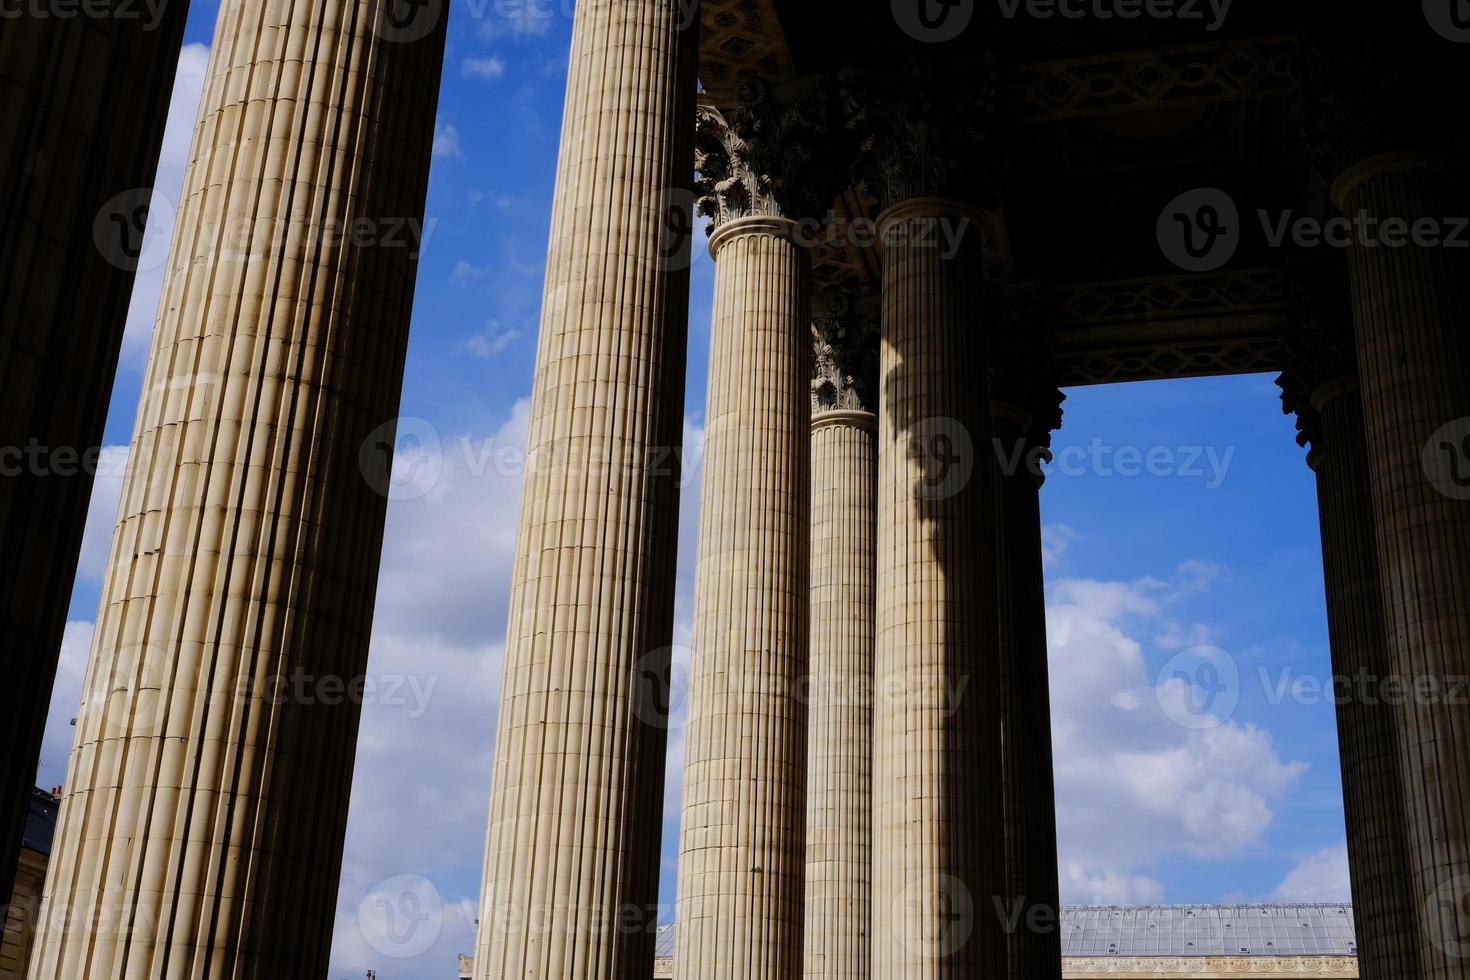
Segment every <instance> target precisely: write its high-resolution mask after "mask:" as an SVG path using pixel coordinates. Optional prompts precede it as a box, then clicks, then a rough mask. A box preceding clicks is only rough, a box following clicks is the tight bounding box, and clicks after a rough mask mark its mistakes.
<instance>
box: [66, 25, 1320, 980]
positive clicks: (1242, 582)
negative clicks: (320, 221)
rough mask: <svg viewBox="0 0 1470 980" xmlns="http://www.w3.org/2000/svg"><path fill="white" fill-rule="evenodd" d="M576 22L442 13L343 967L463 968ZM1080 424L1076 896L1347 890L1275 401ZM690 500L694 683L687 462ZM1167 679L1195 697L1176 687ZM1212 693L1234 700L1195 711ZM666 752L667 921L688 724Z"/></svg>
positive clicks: (1192, 394)
mask: <svg viewBox="0 0 1470 980" xmlns="http://www.w3.org/2000/svg"><path fill="white" fill-rule="evenodd" d="M569 6H570V0H524V2H522V0H499V2H488V0H465V2H460V3H457V4H455V6H454V13H453V15H452V21H451V26H450V38H449V49H448V55H447V57H446V67H445V77H444V88H443V94H442V99H441V105H440V110H439V118H438V124H437V140H436V153H435V158H434V168H433V175H432V179H431V185H430V194H429V204H428V216H427V222H428V225H427V237H426V241H425V245H424V250H423V260H422V265H421V268H420V275H419V283H418V294H417V301H416V303H415V310H414V324H413V334H412V340H411V343H410V349H409V358H408V370H407V381H406V385H405V389H404V399H403V408H402V415H403V416H404V417H405V419H407V420H411V421H409V422H408V423H406V426H405V429H406V431H409V432H411V433H413V434H414V439H413V440H412V444H411V445H410V444H407V443H403V444H401V445H400V449H401V450H402V451H403V453H404V456H403V457H401V462H405V461H406V462H407V463H409V464H416V465H410V466H409V467H408V469H409V470H411V471H412V472H413V473H414V474H415V475H414V477H413V479H412V480H411V481H410V482H409V483H408V484H407V485H405V486H404V487H401V488H400V492H399V493H397V494H396V495H395V499H394V501H393V503H392V504H391V506H390V512H389V524H388V538H387V543H386V545H385V559H384V569H383V577H382V586H381V588H380V593H379V607H378V616H377V623H376V628H375V632H374V639H373V652H372V662H371V671H372V673H373V674H374V675H375V676H379V677H381V678H383V679H384V681H385V688H384V689H385V690H386V684H388V683H400V682H403V683H402V687H401V690H402V691H403V692H406V693H402V694H401V695H400V696H396V697H387V696H384V697H381V698H380V699H378V700H377V701H374V702H373V703H369V704H368V705H367V706H366V708H365V711H364V729H363V737H362V740H361V746H360V751H359V763H358V768H357V774H356V778H355V782H354V790H353V806H352V817H351V822H350V826H349V832H348V844H347V858H346V862H345V867H344V874H343V883H342V893H341V900H340V905H339V913H338V922H337V930H336V942H335V951H334V964H333V972H332V975H333V977H343V978H345V977H354V976H361V975H362V974H363V972H364V971H365V970H366V969H368V968H373V969H376V970H377V971H378V976H379V977H380V978H382V980H414V978H418V977H431V976H445V975H449V973H448V971H449V970H450V969H452V968H453V966H454V963H455V959H454V957H455V954H456V953H460V952H470V951H471V949H472V948H473V934H472V925H471V923H472V922H473V918H474V909H475V905H476V902H477V900H478V887H479V877H480V861H481V854H482V844H483V842H482V839H481V837H482V833H483V825H484V819H485V807H486V800H487V798H488V791H489V790H488V787H489V771H490V752H491V743H492V739H493V734H494V730H495V704H496V700H497V697H498V691H499V670H500V663H501V653H502V647H503V639H504V629H505V609H506V603H507V598H508V589H509V575H508V572H509V567H510V561H511V554H512V550H513V546H514V532H515V522H516V508H517V506H518V500H519V477H518V472H517V469H518V468H517V459H518V453H519V450H520V448H521V447H522V446H523V443H524V431H525V418H526V399H528V397H529V395H530V382H531V375H532V363H533V358H534V353H535V336H536V329H537V312H538V307H539V304H540V294H541V280H542V263H543V259H544V255H545V250H546V240H547V232H548V227H547V225H548V220H549V215H550V210H551V195H552V184H553V175H554V165H555V158H556V146H557V135H558V129H559V127H560V119H561V103H562V95H563V85H564V76H565V71H566V53H567V48H568V44H569V38H570V28H571V21H570V18H569V16H567V13H566V11H565V9H564V8H566V7H569ZM216 10H217V3H212V2H207V0H195V2H194V4H193V8H192V12H191V15H190V23H189V29H188V38H187V40H188V42H189V44H190V47H189V48H188V49H187V50H186V51H185V54H184V58H183V61H182V65H181V70H180V76H179V85H178V88H177V91H176V93H175V98H174V106H173V109H172V111H171V114H170V133H169V136H168V139H167V146H166V148H165V154H164V164H163V167H162V168H161V172H160V178H159V188H158V191H159V195H160V200H161V201H162V205H159V204H156V205H155V227H156V231H155V234H156V235H157V236H158V238H157V240H158V241H166V236H167V225H168V220H169V217H170V215H169V212H170V208H169V207H168V206H167V205H168V201H169V200H170V195H176V194H177V190H178V186H179V184H180V183H181V179H182V173H183V168H184V165H185V163H186V162H187V152H188V142H189V135H190V130H191V128H192V123H193V117H194V112H195V107H196V105H197V100H198V95H199V90H200V86H201V84H202V79H203V70H204V65H205V61H206V59H207V55H208V45H209V44H210V41H211V35H212V30H213V21H214V16H215V13H216ZM161 266H162V262H161V261H160V262H158V263H157V266H156V267H153V268H146V269H145V270H144V271H143V273H142V274H141V275H140V278H139V284H138V288H137V292H136V295H135V298H134V304H133V309H132V314H131V316H130V322H129V331H128V339H127V342H126V345H125V350H124V355H123V362H122V368H121V372H120V374H119V377H118V382H117V386H116V390H115V393H114V398H113V405H112V411H111V414H110V417H109V419H108V424H107V434H106V439H105V444H106V445H107V446H108V447H110V448H109V450H108V452H107V454H106V456H105V459H106V460H107V462H108V464H109V465H108V467H107V468H105V471H104V473H103V474H102V475H101V476H100V477H99V480H98V489H97V493H96V496H95V499H94V504H93V509H92V514H91V516H90V517H89V527H88V537H87V542H86V544H85V546H84V556H83V563H82V571H81V574H80V576H79V580H78V584H77V589H76V593H75V596H74V599H73V604H72V610H71V622H70V624H69V626H68V632H67V641H66V645H65V649H64V651H63V663H62V668H61V672H60V676H59V679H58V690H57V695H56V698H55V700H54V703H53V712H52V719H51V722H50V724H49V726H48V733H47V742H46V746H45V749H44V750H43V757H42V766H41V770H40V773H39V777H38V780H39V782H41V783H42V784H43V785H47V786H51V785H59V784H60V783H61V782H62V779H63V776H64V767H65V759H66V752H67V750H68V748H69V741H70V735H71V729H70V727H69V725H68V720H69V719H70V718H71V717H72V716H73V715H74V714H75V713H76V710H75V705H76V703H77V699H78V696H79V695H78V692H79V690H80V684H81V671H82V669H83V667H84V666H85V659H86V655H87V647H88V643H89V640H90V634H91V623H92V621H93V619H94V618H95V615H96V607H97V600H98V593H99V587H100V582H101V576H102V573H103V571H104V565H105V560H106V550H107V545H108V538H109V535H110V530H111V525H112V522H113V518H114V515H115V513H116V507H117V496H118V490H119V487H120V485H121V474H122V466H123V464H124V462H125V458H126V446H127V443H128V439H129V436H130V434H131V428H132V423H133V413H134V409H135V406H136V404H137V400H138V395H139V389H140V384H141V372H142V368H143V365H144V360H145V357H146V353H147V343H148V335H149V332H150V330H151V326H152V319H153V312H154V308H155V306H156V302H157V296H158V290H159V287H160V283H161ZM712 279H713V267H712V264H711V262H710V260H709V259H708V257H707V256H706V255H704V254H703V253H702V252H700V253H699V254H698V255H697V259H696V264H695V267H694V289H693V301H692V310H691V317H690V324H691V333H690V365H691V369H690V371H689V386H688V406H687V409H686V416H687V422H686V434H687V441H688V443H689V446H688V448H687V453H686V455H688V456H689V457H690V458H691V459H694V460H697V457H698V449H699V447H700V445H701V443H702V424H703V423H702V420H703V406H704V398H705V383H704V382H705V362H706V359H707V356H708V334H709V310H710V299H711V288H712ZM1066 413H1067V414H1066V424H1065V426H1064V429H1063V431H1062V432H1061V433H1060V434H1059V435H1058V437H1057V448H1058V450H1059V451H1065V452H1064V454H1063V455H1062V457H1061V458H1060V460H1062V461H1064V460H1066V459H1069V458H1070V459H1071V460H1072V463H1071V464H1069V465H1067V466H1065V467H1064V469H1065V472H1063V471H1061V469H1062V468H1063V467H1062V463H1061V461H1059V469H1058V471H1057V472H1054V473H1053V474H1052V476H1051V478H1050V480H1049V481H1048V483H1047V486H1046V488H1045V490H1044V492H1043V509H1044V522H1045V524H1046V526H1047V530H1046V540H1047V557H1048V565H1047V567H1048V599H1049V603H1048V604H1049V610H1050V612H1049V615H1050V628H1049V632H1050V634H1051V648H1052V649H1051V661H1052V672H1053V679H1052V687H1053V697H1054V701H1055V706H1054V726H1055V729H1056V732H1057V745H1058V758H1057V764H1058V786H1059V789H1058V795H1059V800H1060V810H1061V816H1060V826H1061V836H1062V841H1061V845H1062V862H1063V880H1064V897H1065V899H1066V900H1068V901H1071V902H1158V901H1167V902H1215V901H1224V900H1237V899H1243V900H1271V899H1291V900H1318V899H1320V900H1345V899H1346V898H1347V885H1346V869H1345V863H1344V860H1343V854H1342V842H1343V836H1344V834H1343V828H1342V806H1341V800H1340V786H1339V779H1338V762H1337V748H1336V735H1335V729H1334V721H1333V709H1332V707H1331V705H1330V704H1329V703H1328V702H1327V701H1325V700H1322V699H1314V698H1312V697H1310V696H1307V697H1291V696H1286V697H1282V696H1280V692H1279V690H1278V689H1279V688H1280V687H1281V685H1282V684H1283V683H1287V684H1289V682H1291V681H1292V680H1294V679H1296V678H1300V677H1302V676H1307V677H1325V676H1327V673H1328V656H1327V642H1326V624H1325V612H1324V604H1323V598H1322V581H1321V576H1322V571H1321V557H1320V551H1319V544H1318V536H1317V518H1316V507H1315V496H1314V490H1313V482H1312V475H1311V473H1310V471H1309V470H1308V469H1307V467H1306V466H1305V465H1304V462H1303V453H1302V451H1301V450H1300V449H1299V448H1298V447H1297V446H1296V445H1295V442H1294V439H1293V436H1294V432H1293V426H1292V424H1291V420H1290V419H1288V418H1286V417H1284V416H1283V415H1282V414H1281V411H1280V407H1279V403H1278V402H1277V398H1276V389H1275V386H1274V385H1273V384H1272V380H1271V379H1270V378H1269V377H1263V376H1252V377H1244V378H1231V379H1215V380H1199V381H1180V382H1160V383H1149V384H1135V385H1124V386H1113V387H1107V388H1097V389H1079V390H1073V391H1071V392H1069V400H1068V402H1067V405H1066ZM1133 450H1136V451H1137V452H1138V454H1139V458H1141V459H1152V460H1153V464H1152V467H1151V469H1152V470H1153V472H1152V473H1149V472H1142V473H1140V474H1139V475H1133V476H1129V475H1126V474H1127V473H1128V472H1129V458H1128V453H1129V452H1130V451H1133ZM1120 451H1121V452H1122V456H1121V460H1122V463H1121V465H1120V463H1119V459H1120V457H1119V456H1118V453H1119V452H1120ZM1150 454H1151V455H1150ZM1096 461H1100V462H1096ZM686 483H687V487H686V496H685V503H684V514H683V521H682V527H681V529H680V535H679V543H680V591H679V608H678V622H679V637H678V641H679V643H680V644H682V645H683V646H684V648H685V649H684V651H683V652H682V653H681V655H680V656H681V659H682V661H683V662H684V663H687V656H688V653H687V640H688V629H689V619H690V599H691V595H692V577H693V576H692V572H693V549H692V543H693V530H694V527H695V526H696V525H695V522H696V520H697V506H698V469H697V465H696V466H695V467H692V472H691V474H690V476H689V477H688V479H687V480H686ZM1232 668H1233V669H1232ZM1180 675H1182V676H1184V677H1185V678H1188V679H1193V680H1199V681H1201V684H1200V685H1198V689H1197V690H1193V691H1189V690H1185V689H1184V688H1185V686H1187V685H1186V682H1183V681H1180V680H1178V676H1180ZM1231 676H1234V677H1238V678H1239V680H1238V682H1236V683H1235V684H1234V686H1233V691H1232V690H1229V688H1230V687H1231V685H1230V683H1229V678H1230V677H1231ZM1217 677H1223V678H1226V680H1225V681H1223V682H1221V683H1223V684H1224V687H1225V688H1226V690H1224V692H1223V693H1222V694H1221V696H1220V697H1218V698H1216V700H1215V701H1213V702H1210V703H1208V705H1207V707H1208V711H1209V712H1210V714H1209V716H1208V717H1205V715H1203V714H1202V713H1201V710H1200V709H1201V706H1203V705H1206V702H1205V701H1204V700H1202V699H1203V698H1205V697H1207V696H1208V695H1209V694H1210V691H1211V690H1214V689H1215V688H1216V687H1217V686H1218V685H1216V684H1215V679H1216V678H1217ZM1206 688H1208V689H1209V690H1207V689H1206ZM1216 693H1220V692H1218V691H1217V692H1216ZM1188 697H1192V698H1194V701H1193V702H1191V703H1186V701H1185V700H1184V699H1185V698H1188ZM1314 701H1315V702H1316V703H1313V702H1314ZM1232 703H1233V704H1234V707H1233V710H1231V709H1230V706H1231V704H1232ZM1191 704H1192V705H1193V707H1191V706H1190V705H1191ZM671 748H672V751H671V763H670V774H671V786H672V787H673V788H674V794H671V799H670V802H669V805H668V806H666V816H667V818H668V819H667V820H666V828H665V846H664V896H663V901H664V902H665V903H667V911H666V913H665V915H666V918H669V917H671V916H672V903H673V896H674V889H673V883H674V857H675V855H676V853H677V812H678V807H677V796H676V795H675V794H676V793H677V785H678V783H677V778H678V773H679V765H678V762H679V759H680V757H681V754H682V748H683V745H682V738H681V736H680V731H679V728H678V726H677V725H676V726H675V728H674V731H673V733H672V739H671ZM403 876H409V878H408V879H407V880H408V881H410V882H411V887H412V888H414V889H415V890H418V891H420V892H421V893H424V894H426V895H427V896H428V898H429V899H430V900H431V902H433V903H437V904H436V905H435V907H436V908H438V909H439V910H440V913H441V914H440V915H439V916H438V917H437V918H438V920H439V921H438V923H437V927H436V928H435V929H434V930H433V931H432V934H425V935H423V936H422V937H421V939H422V941H421V942H416V943H415V944H414V945H413V948H411V949H403V948H392V949H389V950H388V952H386V953H385V952H384V950H383V946H384V945H385V944H384V942H383V941H382V937H381V936H380V935H377V934H376V933H375V930H374V927H373V926H372V925H371V923H367V922H364V921H361V919H360V916H359V910H360V909H362V908H368V909H371V908H372V907H373V905H374V901H373V900H374V898H375V897H377V896H380V895H383V894H391V895H396V894H397V893H398V892H399V891H401V890H402V888H403V887H404V886H403V884H402V882H403V881H404V880H405V879H404V878H403Z"/></svg>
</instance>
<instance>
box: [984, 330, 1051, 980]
mask: <svg viewBox="0 0 1470 980" xmlns="http://www.w3.org/2000/svg"><path fill="white" fill-rule="evenodd" d="M1028 327H1029V325H1023V324H1016V323H1010V324H1007V325H1006V326H1005V327H1003V328H1002V331H1003V332H1004V333H1006V334H1011V332H1012V331H1013V330H1017V331H1019V330H1024V329H1027V328H1028ZM998 347H999V348H1000V349H999V350H998V351H997V353H996V361H995V372H994V374H995V389H994V391H993V392H992V400H991V403H990V411H991V420H992V423H993V424H994V427H995V450H996V452H995V454H994V461H995V466H996V473H995V487H996V493H995V515H996V525H995V527H996V531H995V535H996V536H995V549H996V592H997V595H998V597H999V601H998V616H997V618H998V626H999V636H1000V690H1001V709H1000V713H1001V745H1002V750H1003V753H1004V755H1003V760H1002V769H1003V773H1004V781H1005V788H1004V799H1005V882H1006V885H1005V900H1004V902H1003V903H1002V914H1003V915H1004V917H1005V923H1006V949H1007V960H1008V968H1007V972H1006V976H1008V977H1025V978H1026V980H1032V978H1035V980H1047V978H1051V980H1060V978H1061V971H1062V944H1061V924H1060V915H1061V913H1060V908H1059V906H1060V904H1061V896H1060V882H1059V880H1058V870H1057V801H1056V783H1055V777H1054V769H1053V763H1052V744H1051V688H1050V679H1049V674H1048V671H1047V639H1046V590H1045V585H1044V582H1043V572H1042V562H1041V499H1040V490H1041V485H1042V483H1043V482H1044V480H1045V477H1044V476H1043V474H1042V471H1041V463H1042V462H1043V461H1044V460H1046V459H1047V458H1049V450H1050V446H1051V433H1052V431H1053V430H1054V429H1056V428H1057V427H1058V426H1059V425H1060V424H1061V402H1062V400H1063V398H1064V396H1063V395H1062V393H1061V392H1060V391H1058V390H1057V388H1056V385H1055V382H1054V381H1052V379H1051V376H1050V370H1049V363H1048V361H1047V358H1046V354H1045V352H1044V351H1041V350H1039V349H1038V345H1036V344H1035V343H1034V342H1032V340H1031V338H1028V337H1025V336H1007V337H1005V338H1004V339H1003V341H1002V342H1001V343H999V344H998Z"/></svg>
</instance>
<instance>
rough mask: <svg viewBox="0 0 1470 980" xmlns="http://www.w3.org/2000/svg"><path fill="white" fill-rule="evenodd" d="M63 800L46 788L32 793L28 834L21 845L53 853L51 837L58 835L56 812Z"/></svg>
mask: <svg viewBox="0 0 1470 980" xmlns="http://www.w3.org/2000/svg"><path fill="white" fill-rule="evenodd" d="M60 806H61V801H60V800H58V799H57V798H56V797H54V796H52V795H51V794H50V793H48V792H46V791H45V790H44V789H38V790H35V791H34V792H32V793H31V812H30V814H29V815H28V816H27V817H26V834H25V837H24V839H23V840H22V841H21V846H22V847H24V848H25V849H26V850H28V851H35V852H36V853H37V854H45V855H48V856H49V855H50V854H51V839H52V838H53V837H55V836H56V812H57V810H58V808H60Z"/></svg>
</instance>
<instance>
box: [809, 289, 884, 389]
mask: <svg viewBox="0 0 1470 980" xmlns="http://www.w3.org/2000/svg"><path fill="white" fill-rule="evenodd" d="M871 306H872V304H864V303H861V302H854V301H853V300H852V299H851V298H849V297H848V296H847V295H846V294H845V293H840V292H833V293H830V294H829V295H828V296H827V297H826V301H825V307H826V308H825V310H824V311H823V312H822V313H821V314H820V315H819V316H817V317H816V318H815V319H814V320H813V321H812V346H813V348H814V351H815V355H816V356H815V357H814V358H813V359H812V411H813V412H814V413H816V412H831V411H835V410H839V409H842V410H852V411H863V412H874V411H877V408H878V392H877V386H878V336H879V333H880V327H879V319H880V317H879V313H878V310H877V309H876V308H870V307H871Z"/></svg>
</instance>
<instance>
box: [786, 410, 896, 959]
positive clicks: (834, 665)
mask: <svg viewBox="0 0 1470 980" xmlns="http://www.w3.org/2000/svg"><path fill="white" fill-rule="evenodd" d="M876 429H877V418H876V417H875V416H874V415H872V414H871V413H868V412H857V411H834V412H824V413H822V414H821V415H818V416H816V417H815V418H814V419H813V420H812V445H811V453H812V531H811V541H812V555H811V669H810V672H809V679H808V682H807V692H808V712H809V716H808V726H809V731H810V735H809V738H808V742H807V815H806V820H807V823H806V909H805V914H806V951H805V955H804V964H805V965H804V967H803V974H804V976H806V977H808V978H809V980H868V977H869V975H870V960H871V954H872V951H871V948H870V946H871V941H870V938H869V931H870V928H871V924H872V923H871V917H872V905H873V899H872V896H873V880H872V879H873V830H872V817H873V810H872V807H873V700H872V697H873V622H874V620H873V615H874V608H873V607H874V575H875V573H876V563H877V553H876V551H875V550H874V535H875V534H876V533H877V521H878V510H877V499H876V494H877V464H878V460H877V446H876V444H875V438H876V437H875V433H876Z"/></svg>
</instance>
